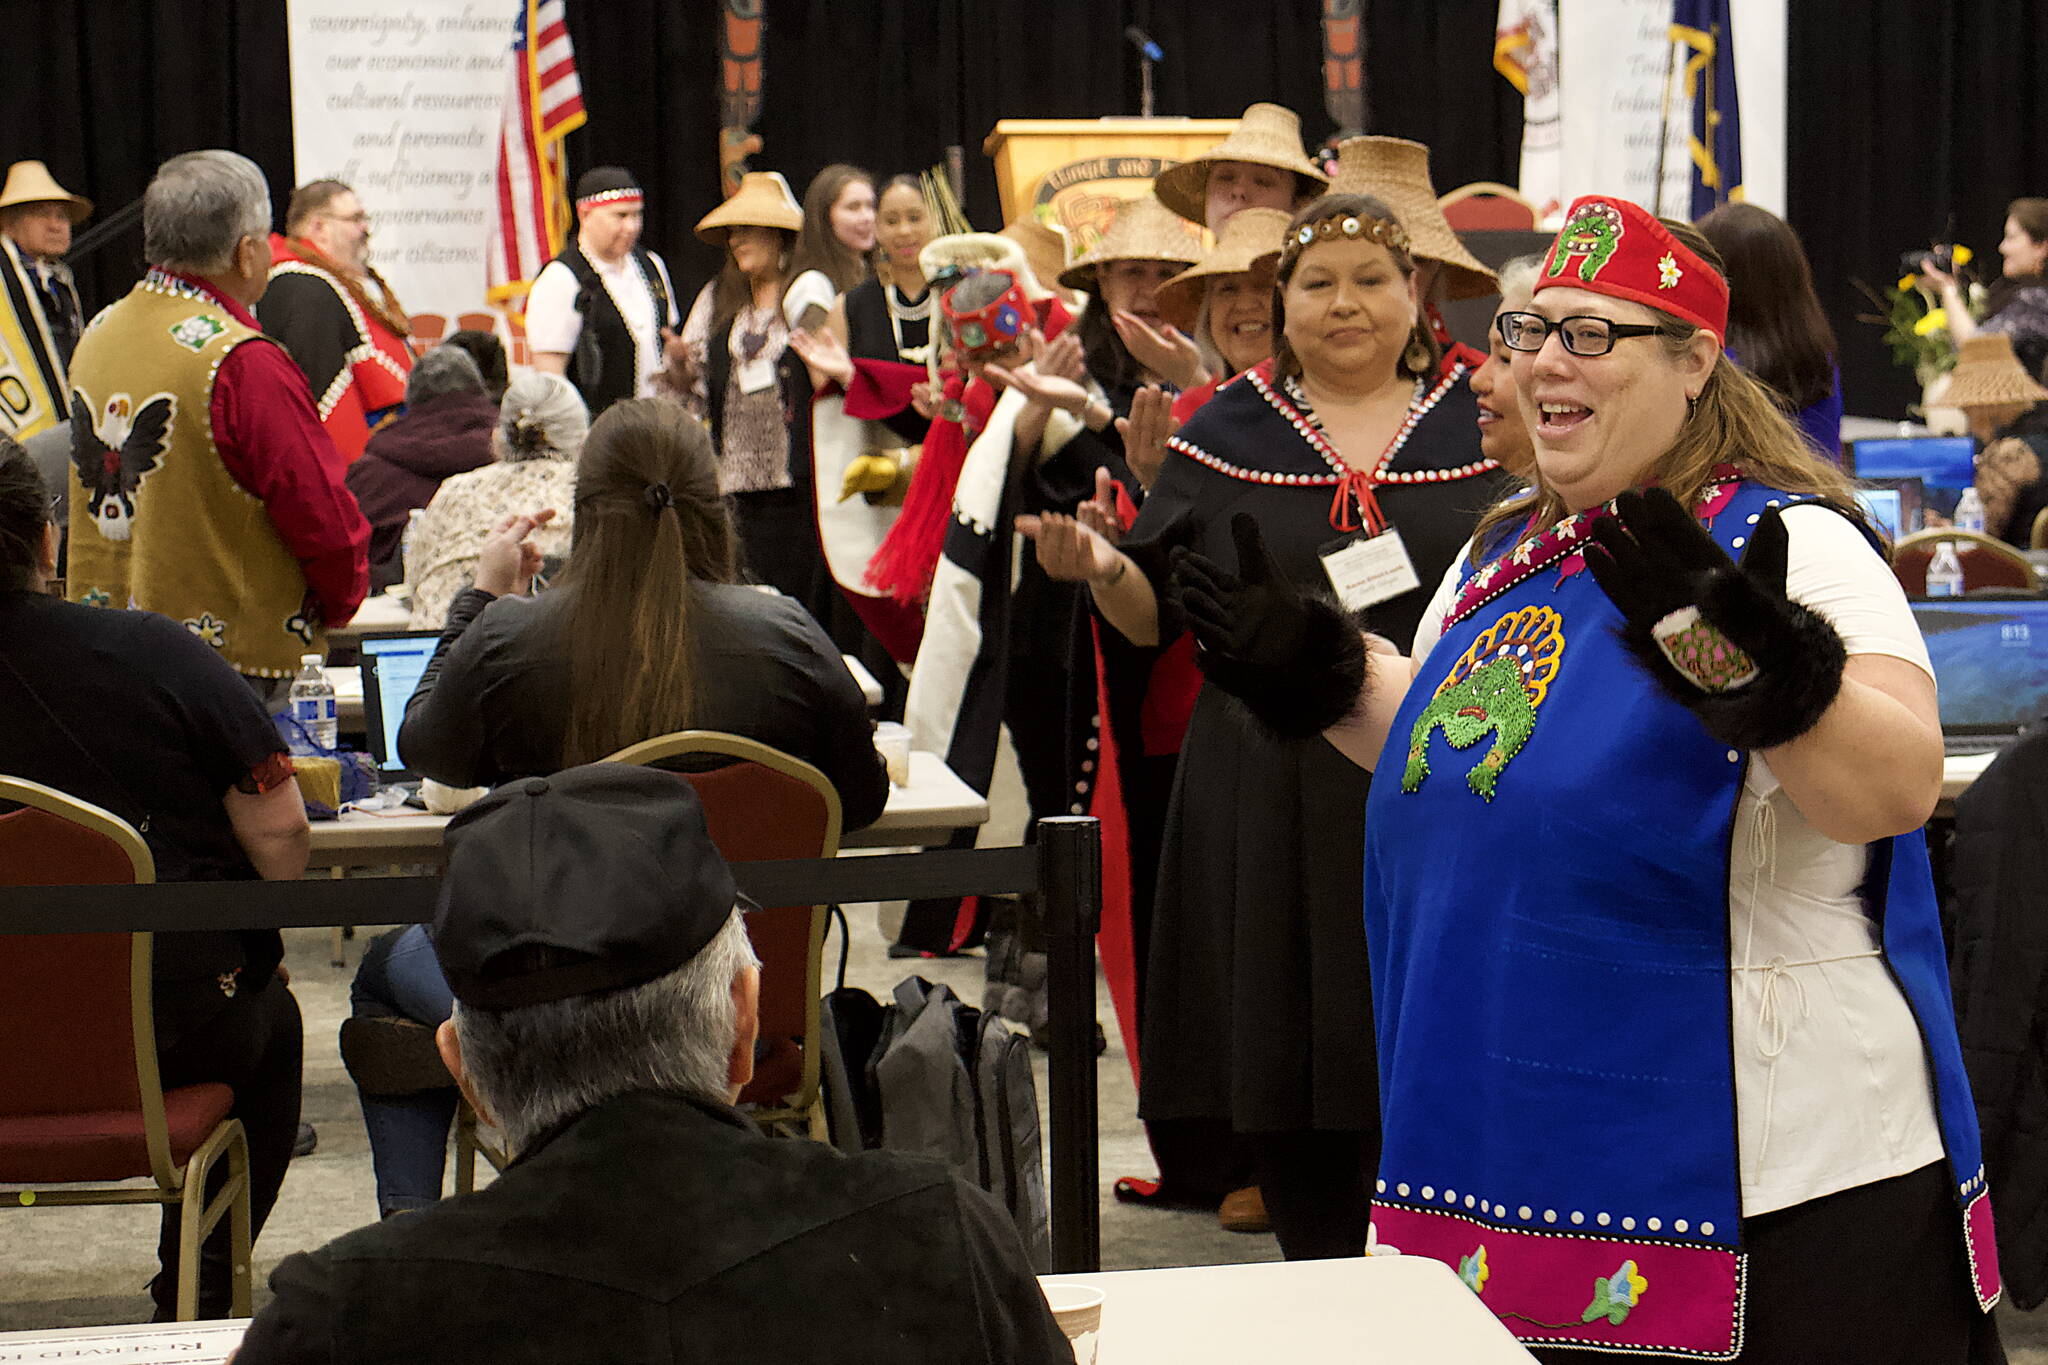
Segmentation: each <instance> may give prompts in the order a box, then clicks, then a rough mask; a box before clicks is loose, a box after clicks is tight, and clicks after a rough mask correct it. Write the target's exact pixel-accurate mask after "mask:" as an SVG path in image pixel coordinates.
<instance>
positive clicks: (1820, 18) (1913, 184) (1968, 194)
mask: <svg viewBox="0 0 2048 1365" xmlns="http://www.w3.org/2000/svg"><path fill="white" fill-rule="evenodd" d="M1787 42H1788V46H1789V48H1790V58H1791V59H1790V61H1789V62H1788V64H1787V65H1788V70H1789V72H1790V77H1789V80H1788V85H1789V87H1790V88H1789V89H1788V90H1787V92H1786V110H1785V119H1786V124H1787V128H1788V134H1787V140H1788V142H1789V144H1790V145H1789V147H1788V148H1787V155H1786V158H1785V163H1786V164H1785V181H1786V200H1787V202H1786V206H1785V208H1786V217H1787V218H1788V219H1789V220H1790V221H1791V223H1792V225H1793V226H1794V227H1796V228H1798V229H1799V234H1800V236H1801V237H1802V238H1803V239H1804V240H1805V243H1806V252H1807V255H1808V257H1810V258H1811V260H1812V262H1813V274H1814V280H1815V282H1816V283H1817V285H1818V287H1819V289H1820V296H1821V302H1822V304H1824V305H1825V306H1826V308H1827V312H1828V319H1829V321H1830V322H1832V323H1833V324H1834V328H1835V339H1836V341H1837V343H1838V344H1839V345H1840V347H1841V360H1842V388H1843V393H1844V395H1845V397H1846V398H1847V400H1848V410H1849V411H1850V412H1851V413H1856V414H1861V415H1868V416H1876V417H1903V416H1905V415H1906V407H1907V405H1908V404H1909V403H1915V402H1918V401H1919V386H1918V383H1917V382H1916V381H1915V380H1914V378H1913V375H1912V373H1911V372H1910V371H1908V370H1904V369H1901V368H1899V367H1898V366H1896V365H1894V364H1893V363H1892V360H1891V353H1890V351H1889V350H1888V349H1887V348H1886V347H1885V346H1884V345H1883V344H1882V343H1881V342H1880V341H1879V340H1878V336H1879V332H1880V329H1879V328H1877V327H1873V326H1871V325H1869V324H1867V323H1863V322H1859V321H1857V320H1856V315H1857V314H1859V313H1872V312H1875V311H1877V310H1876V309H1875V308H1874V307H1873V306H1872V305H1871V303H1870V301H1869V300H1868V299H1867V298H1866V297H1865V296H1864V295H1863V294H1862V293H1861V291H1859V290H1858V289H1857V288H1856V287H1855V284H1854V283H1853V281H1855V280H1862V281H1863V282H1864V283H1866V284H1868V285H1870V286H1871V287H1872V288H1874V289H1878V290H1880V291H1882V290H1883V289H1884V288H1885V287H1886V286H1887V285H1889V284H1892V283H1895V282H1896V281H1897V280H1898V278H1899V276H1898V264H1899V254H1900V253H1901V252H1903V251H1906V250H1909V249H1911V248H1914V247H1920V248H1925V247H1927V246H1929V245H1931V244H1933V243H1935V242H1937V241H1942V242H1946V241H1954V240H1960V241H1962V242H1964V243H1966V244H1967V245H1968V246H1969V247H1970V249H1971V250H1973V251H1974V252H1976V253H1977V264H1978V265H1979V267H1981V268H1982V269H1984V270H1986V271H1989V272H1990V273H1991V274H1992V275H1993V276H1995V275H1996V272H1997V270H1998V251H1997V247H1998V239H1999V236H2000V234H2001V233H2002V232H2003V231H2004V223H2005V206H2006V204H2007V203H2009V202H2010V201H2012V200H2013V199H2016V198H2019V197H2020V196H2022V195H2039V194H2048V84H2044V83H2043V81H2042V77H2041V73H2042V71H2043V70H2044V69H2048V5H2043V4H2041V3H2040V0H1791V7H1790V15H1789V32H1788V34H1787Z"/></svg>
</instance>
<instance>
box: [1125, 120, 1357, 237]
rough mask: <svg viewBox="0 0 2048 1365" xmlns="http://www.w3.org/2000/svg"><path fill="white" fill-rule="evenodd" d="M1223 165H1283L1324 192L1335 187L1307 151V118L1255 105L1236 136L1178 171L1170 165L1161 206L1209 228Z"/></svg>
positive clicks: (1162, 177)
mask: <svg viewBox="0 0 2048 1365" xmlns="http://www.w3.org/2000/svg"><path fill="white" fill-rule="evenodd" d="M1219 161H1249V162H1251V163H1253V164H1254V165H1258V166H1278V167H1279V168H1280V169H1281V170H1283V171H1293V172H1294V173H1295V174H1296V175H1297V176H1300V177H1301V178H1302V179H1304V180H1308V181H1312V182H1313V183H1314V184H1315V185H1316V186H1317V192H1318V193H1320V192H1321V187H1322V186H1324V185H1327V184H1329V183H1330V177H1328V176H1327V175H1324V174H1323V168H1322V167H1321V166H1318V165H1316V163H1315V162H1313V161H1311V160H1309V157H1308V153H1307V152H1305V151H1303V150H1302V147H1301V119H1300V117H1299V116H1297V115H1296V114H1295V112H1294V111H1293V110H1292V109H1283V108H1282V107H1281V106H1279V105H1277V104H1254V105H1253V106H1251V107H1250V108H1249V109H1247V110H1245V111H1244V115H1243V116H1242V117H1241V118H1239V119H1238V121H1237V127H1235V128H1233V129H1232V130H1231V132H1230V136H1229V137H1227V138H1224V139H1223V141H1221V142H1219V143H1217V144H1216V145H1215V146H1214V147H1211V148H1210V149H1209V150H1208V151H1206V152H1203V153H1202V154H1201V155H1200V156H1195V157H1190V158H1189V159H1188V160H1186V161H1183V162H1181V163H1180V164H1179V165H1178V166H1169V167H1167V168H1166V169H1165V170H1163V171H1161V172H1160V173H1159V176H1158V178H1157V179H1155V180H1154V181H1153V182H1152V191H1153V193H1155V194H1157V195H1158V196H1159V202H1160V203H1162V204H1164V205H1166V207H1168V208H1170V209H1172V210H1173V211H1174V212H1175V213H1177V214H1179V215H1180V216H1181V217H1183V218H1185V219H1187V220H1188V221H1189V222H1191V223H1200V224H1203V225H1205V226H1206V224H1207V222H1208V208H1209V169H1210V168H1211V167H1212V166H1214V165H1215V164H1216V163H1217V162H1219Z"/></svg>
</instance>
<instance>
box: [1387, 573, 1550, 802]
mask: <svg viewBox="0 0 2048 1365" xmlns="http://www.w3.org/2000/svg"><path fill="white" fill-rule="evenodd" d="M1563 658H1564V620H1563V618H1562V617H1560V616H1559V615H1558V614H1557V612H1556V611H1555V610H1553V609H1552V608H1550V607H1524V608H1522V609H1521V610H1520V611H1511V612H1509V613H1507V614H1506V615H1504V616H1502V617H1501V618H1500V620H1498V621H1496V622H1494V623H1493V624H1492V625H1491V626H1488V627H1487V628H1486V629H1485V630H1483V631H1481V632H1480V633H1479V637H1478V638H1477V639H1475V640H1473V642H1472V644H1471V646H1470V647H1469V648H1467V649H1466V651H1465V652H1464V654H1463V655H1461V656H1460V657H1459V659H1458V662H1457V663H1456V664H1454V665H1452V667H1451V671H1450V674H1449V675H1448V676H1447V677H1445V678H1444V680H1443V682H1442V683H1441V684H1440V685H1439V686H1438V687H1437V690H1436V695H1435V696H1434V697H1432V698H1430V701H1429V705H1428V706H1426V707H1424V708H1423V711H1422V714H1421V715H1420V716H1418V717H1416V720H1415V729H1414V732H1413V733H1412V734H1411V735H1410V736H1409V739H1408V767H1407V769H1406V771H1404V772H1403V773H1402V775H1401V790H1402V791H1404V792H1412V791H1415V790H1417V789H1418V788H1420V787H1421V786H1422V782H1423V779H1424V778H1426V777H1428V776H1429V737H1430V734H1431V733H1432V732H1433V731H1435V730H1436V729H1438V728H1439V727H1441V728H1442V730H1443V732H1444V738H1445V739H1446V740H1448V741H1450V744H1451V747H1452V748H1454V749H1469V748H1471V747H1472V746H1473V745H1474V744H1477V743H1478V742H1479V741H1480V740H1481V739H1482V738H1484V737H1485V736H1486V735H1487V734H1489V733H1491V734H1492V735H1493V747H1492V748H1490V749H1488V750H1487V751H1486V753H1485V754H1483V755H1481V757H1480V759H1479V761H1478V762H1477V763H1474V764H1473V765H1472V767H1471V769H1470V770H1469V771H1467V773H1466V774H1465V785H1466V786H1468V787H1470V788H1471V789H1472V790H1473V791H1475V792H1477V793H1478V794H1479V795H1480V796H1482V797H1484V798H1485V799H1486V800H1488V801H1491V800H1493V794H1494V790H1495V788H1496V787H1497V786H1498V785H1499V783H1500V775H1501V772H1502V770H1503V769H1505V768H1506V767H1507V765H1508V762H1509V761H1510V760H1511V759H1513V758H1514V756H1515V755H1516V754H1517V753H1519V752H1520V751H1521V748H1522V746H1523V745H1524V744H1526V743H1528V741H1529V736H1530V735H1531V734H1532V733H1534V731H1535V729H1536V709H1537V708H1538V707H1539V706H1541V705H1542V704H1543V699H1544V697H1546V696H1548V695H1549V691H1550V684H1551V682H1552V681H1553V680H1554V679H1555V678H1556V677H1557V669H1558V665H1559V663H1560V662H1561V661H1562V660H1563Z"/></svg>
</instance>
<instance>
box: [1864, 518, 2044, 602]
mask: <svg viewBox="0 0 2048 1365" xmlns="http://www.w3.org/2000/svg"><path fill="white" fill-rule="evenodd" d="M1942 541H1948V542H1950V543H1952V544H1953V545H1954V546H1955V547H1956V559H1957V560H1958V561H1959V562H1960V563H1961V564H1962V566H1963V591H1964V592H1976V591H1977V590H1978V589H1979V588H2018V589H2019V590H2020V591H2022V592H2032V591H2033V589H2034V567H2033V565H2031V564H2029V563H2027V560H2026V556H2024V555H2022V554H2021V553H2020V552H2019V551H2018V550H2015V549H2013V547H2012V546H2010V545H2008V544H2006V543H2005V542H2004V541H2002V540H2000V539H1998V538H1997V537H1996V536H1987V535H1984V534H1982V533H1980V532H1977V531H1964V530H1960V529H1958V528H1956V527H1953V526H1934V527H1929V528H1928V529H1927V530H1925V531H1915V532H1914V533H1913V534H1912V535H1909V536H1903V537H1901V538H1900V539H1899V541H1898V543H1897V544H1895V545H1893V546H1892V572H1893V573H1894V574H1896V575H1897V576H1898V580H1899V586H1900V587H1902V588H1904V589H1905V590H1906V595H1907V596H1908V597H1925V596H1926V595H1927V564H1928V561H1929V560H1931V559H1933V558H1934V547H1935V546H1936V545H1938V544H1940V543H1941V542H1942Z"/></svg>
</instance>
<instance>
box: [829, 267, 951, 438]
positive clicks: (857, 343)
mask: <svg viewBox="0 0 2048 1365" xmlns="http://www.w3.org/2000/svg"><path fill="white" fill-rule="evenodd" d="M887 287H888V286H886V285H884V284H883V283H882V282H881V281H880V280H867V281H865V282H864V283H862V284H859V285H856V286H855V287H854V288H853V289H851V290H850V291H848V293H847V295H846V349H847V352H848V354H850V355H855V356H859V357H861V358H863V359H866V360H893V361H896V362H897V363H899V364H904V365H921V364H923V363H924V362H923V361H922V360H911V359H908V358H907V357H905V356H904V355H903V354H902V353H901V352H899V351H898V350H897V349H896V333H895V330H894V329H893V328H891V327H890V326H889V298H888V295H887V294H885V293H884V292H883V291H884V290H885V289H886V288H887ZM930 339H931V323H930V321H929V320H927V319H924V318H910V319H905V321H904V323H903V344H904V345H905V346H913V347H914V346H923V345H925V344H926V343H927V342H928V341H929V340H930ZM882 424H883V425H884V426H886V427H888V428H889V430H891V431H893V432H895V433H896V434H897V435H898V436H900V437H902V438H903V439H904V440H906V441H909V442H910V443H912V444H913V445H914V444H916V443H917V442H919V441H922V440H923V439H924V438H925V435H926V433H927V432H929V431H930V430H931V426H932V424H931V419H930V418H927V417H920V416H918V415H917V409H916V408H914V407H906V408H905V409H903V411H901V412H899V413H897V414H895V415H894V416H892V417H886V418H884V419H883V421H882Z"/></svg>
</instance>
